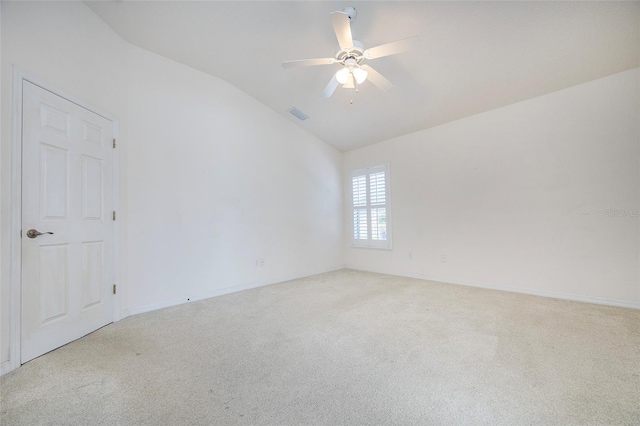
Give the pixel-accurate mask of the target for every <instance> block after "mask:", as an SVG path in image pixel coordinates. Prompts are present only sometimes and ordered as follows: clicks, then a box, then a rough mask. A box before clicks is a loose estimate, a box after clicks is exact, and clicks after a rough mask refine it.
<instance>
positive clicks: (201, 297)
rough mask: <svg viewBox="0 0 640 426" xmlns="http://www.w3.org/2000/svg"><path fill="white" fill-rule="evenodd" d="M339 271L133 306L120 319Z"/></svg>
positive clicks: (337, 268)
mask: <svg viewBox="0 0 640 426" xmlns="http://www.w3.org/2000/svg"><path fill="white" fill-rule="evenodd" d="M340 269H344V267H342V266H340V267H335V268H331V269H327V270H322V271H319V272H314V273H313V274H308V275H301V276H288V277H281V278H275V279H271V280H266V281H255V282H251V283H247V284H240V285H236V286H231V287H225V288H220V289H216V290H212V291H207V292H205V293H201V294H196V295H193V296H189V300H185V298H184V297H181V298H180V299H174V300H168V301H166V302H161V303H152V304H149V305H142V306H135V307H133V308H129V309H123V310H122V314H121V317H120V319H123V318H125V317H128V316H129V315H138V314H143V313H145V312H151V311H155V310H158V309H163V308H168V307H171V306H177V305H182V304H184V303H191V302H196V301H198V300H204V299H209V298H211V297H217V296H223V295H225V294H230V293H236V292H238V291H244V290H249V289H252V288H257V287H263V286H266V285H271V284H277V283H281V282H285V281H291V280H295V279H298V278H304V277H309V276H311V275H317V274H323V273H325V272H332V271H338V270H340Z"/></svg>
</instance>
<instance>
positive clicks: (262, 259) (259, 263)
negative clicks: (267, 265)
mask: <svg viewBox="0 0 640 426" xmlns="http://www.w3.org/2000/svg"><path fill="white" fill-rule="evenodd" d="M255 265H256V268H259V267H261V266H264V258H260V259H256V263H255Z"/></svg>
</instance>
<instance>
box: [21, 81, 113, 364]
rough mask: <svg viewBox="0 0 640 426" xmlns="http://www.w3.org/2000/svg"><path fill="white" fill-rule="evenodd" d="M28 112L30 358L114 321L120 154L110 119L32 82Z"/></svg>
mask: <svg viewBox="0 0 640 426" xmlns="http://www.w3.org/2000/svg"><path fill="white" fill-rule="evenodd" d="M22 117H23V118H22V336H21V337H22V347H21V354H22V356H21V362H22V363H24V362H27V361H29V360H31V359H33V358H35V357H37V356H40V355H42V354H44V353H46V352H49V351H51V350H53V349H55V348H57V347H60V346H62V345H64V344H66V343H69V342H71V341H72V340H75V339H78V338H80V337H82V336H84V335H86V334H88V333H90V332H92V331H94V330H96V329H98V328H100V327H102V326H104V325H106V324H108V323H110V322H112V321H113V294H112V293H113V292H112V285H113V282H114V281H113V273H114V272H113V271H114V229H113V228H114V227H113V220H112V213H111V212H112V210H113V155H114V154H113V147H112V138H113V123H112V122H111V121H109V120H107V119H106V118H104V117H101V116H99V115H97V114H95V113H93V112H91V111H89V110H87V109H85V108H82V107H80V106H78V105H76V104H74V103H72V102H70V101H68V100H66V99H64V98H61V97H60V96H57V95H55V94H53V93H51V92H49V91H47V90H44V89H42V88H40V87H38V86H36V85H34V84H32V83H29V82H27V81H23V99H22ZM34 230H35V231H38V232H41V233H43V234H42V235H38V236H35V235H34ZM49 232H51V233H49Z"/></svg>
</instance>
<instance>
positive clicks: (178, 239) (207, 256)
mask: <svg viewBox="0 0 640 426" xmlns="http://www.w3.org/2000/svg"><path fill="white" fill-rule="evenodd" d="M0 7H1V8H2V9H1V11H2V12H1V18H2V22H1V30H2V46H1V47H2V57H1V66H2V68H1V71H2V94H3V97H2V101H1V102H2V105H1V107H2V127H1V131H2V133H1V145H0V168H1V176H2V182H1V186H0V188H1V203H2V213H1V216H0V237H1V247H0V250H1V252H2V254H3V256H2V260H1V262H0V283H1V286H0V291H1V299H2V309H1V310H0V312H1V313H2V317H1V318H0V321H1V323H2V324H1V327H0V329H1V334H0V340H1V342H0V361H2V362H4V361H6V360H7V359H8V358H9V353H10V344H11V342H9V336H8V319H9V316H8V307H9V300H10V299H9V289H10V282H9V257H8V256H6V255H5V254H6V253H8V251H9V238H8V231H9V225H10V222H9V214H8V213H9V209H10V207H11V200H10V199H9V193H10V188H11V185H10V166H11V162H10V157H11V134H10V125H9V123H10V122H11V97H10V96H7V94H10V93H11V84H12V82H11V78H12V76H11V66H12V65H18V66H19V67H20V68H22V69H24V70H26V71H28V72H29V73H30V74H32V75H35V76H37V77H39V78H40V79H42V80H44V81H45V82H47V83H48V84H50V85H51V86H52V87H54V88H56V89H59V90H62V91H64V92H66V93H68V94H69V95H71V96H74V97H77V98H79V99H83V100H85V101H86V102H87V103H89V104H92V105H95V106H96V107H98V108H100V109H102V110H105V111H108V112H110V113H111V114H114V115H116V116H118V117H119V119H120V129H121V131H120V141H119V148H118V155H119V159H120V179H121V182H120V200H119V201H120V209H119V221H120V226H121V230H120V231H121V232H120V239H121V268H122V275H121V278H122V279H121V282H119V289H120V292H119V295H118V297H119V300H120V304H121V308H122V310H123V311H124V313H125V314H126V313H127V312H141V311H144V310H147V309H152V308H155V307H160V306H163V305H167V304H174V303H180V302H184V301H186V299H187V298H191V299H192V300H193V299H197V298H200V297H206V296H209V295H213V294H218V293H222V292H225V291H230V290H234V289H239V288H243V287H249V286H254V285H260V284H266V283H270V282H276V281H279V280H281V279H286V278H293V277H299V276H303V275H309V274H314V273H317V272H322V271H326V270H331V269H337V268H339V267H340V266H341V263H342V260H341V257H342V253H341V252H340V250H339V249H336V248H337V247H340V246H341V241H342V234H343V231H342V217H341V214H342V204H341V203H342V199H341V193H342V190H341V167H342V166H341V155H340V153H339V152H337V151H336V150H334V149H333V148H331V147H329V146H328V145H326V144H324V143H323V142H321V141H320V140H318V139H317V138H315V137H313V136H311V135H310V134H308V133H307V132H305V131H303V130H302V129H300V128H299V127H298V126H296V125H295V124H293V123H291V122H289V121H288V120H286V119H285V118H283V117H281V116H280V115H278V114H277V113H275V112H274V111H271V110H270V109H268V108H267V107H265V106H264V105H262V104H260V103H259V102H257V101H256V100H254V99H252V98H251V97H249V96H248V95H246V94H245V93H243V92H241V91H240V90H238V89H237V88H235V87H233V86H231V85H229V84H228V83H226V82H224V81H222V80H220V79H217V78H214V77H211V76H209V75H206V74H203V73H201V72H198V71H195V70H193V69H191V68H188V67H186V66H183V65H180V64H177V63H175V62H173V61H170V60H168V59H165V58H162V57H159V56H157V55H154V54H151V53H149V52H146V51H144V50H142V49H139V48H137V47H134V46H132V45H130V44H128V43H126V42H125V41H123V40H122V39H121V38H119V37H118V36H117V35H116V34H115V33H114V32H113V31H112V30H111V29H110V28H109V27H108V26H107V25H106V24H104V22H103V21H101V20H100V19H99V18H98V17H97V16H96V15H95V14H93V12H91V11H90V9H88V8H87V7H86V6H85V5H84V4H83V3H80V2H43V3H33V2H2V3H0ZM258 257H260V258H264V259H265V266H263V267H261V268H256V267H255V266H254V264H253V263H254V260H255V259H256V258H258Z"/></svg>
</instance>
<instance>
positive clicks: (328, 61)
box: [282, 58, 336, 68]
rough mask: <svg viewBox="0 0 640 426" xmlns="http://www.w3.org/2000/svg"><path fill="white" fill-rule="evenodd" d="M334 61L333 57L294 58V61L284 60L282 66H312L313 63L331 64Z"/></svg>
mask: <svg viewBox="0 0 640 426" xmlns="http://www.w3.org/2000/svg"><path fill="white" fill-rule="evenodd" d="M335 63H336V60H335V58H317V59H296V60H294V61H284V62H283V63H282V68H297V67H312V66H315V65H331V64H335Z"/></svg>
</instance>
